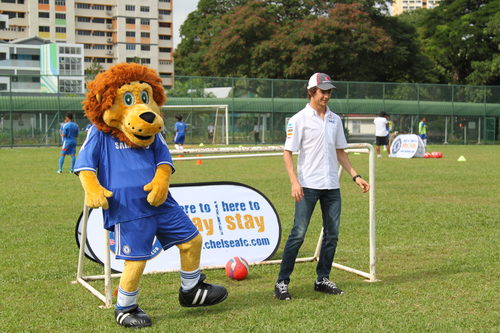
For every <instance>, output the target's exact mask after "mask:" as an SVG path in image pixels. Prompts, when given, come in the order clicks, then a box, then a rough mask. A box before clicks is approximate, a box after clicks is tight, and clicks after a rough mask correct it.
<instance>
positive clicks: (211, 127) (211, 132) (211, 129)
mask: <svg viewBox="0 0 500 333" xmlns="http://www.w3.org/2000/svg"><path fill="white" fill-rule="evenodd" d="M207 131H208V140H209V141H210V143H212V142H213V139H214V131H215V127H214V124H212V123H210V124H209V125H208V127H207Z"/></svg>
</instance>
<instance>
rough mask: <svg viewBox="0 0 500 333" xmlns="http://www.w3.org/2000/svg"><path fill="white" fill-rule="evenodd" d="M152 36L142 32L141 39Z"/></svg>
mask: <svg viewBox="0 0 500 333" xmlns="http://www.w3.org/2000/svg"><path fill="white" fill-rule="evenodd" d="M150 36H151V35H150V34H149V32H141V37H142V38H149V37H150Z"/></svg>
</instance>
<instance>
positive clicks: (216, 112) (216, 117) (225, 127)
mask: <svg viewBox="0 0 500 333" xmlns="http://www.w3.org/2000/svg"><path fill="white" fill-rule="evenodd" d="M161 109H162V111H163V113H164V114H165V117H166V118H167V119H170V118H173V116H175V115H176V114H182V115H183V117H184V119H183V120H184V122H186V123H187V124H188V133H187V134H186V135H187V137H188V138H190V139H191V140H194V141H197V142H199V143H203V142H207V143H209V144H226V145H228V144H229V106H228V105H227V104H220V105H208V104H207V105H164V106H162V107H161ZM209 126H213V133H212V135H210V134H209V131H208V127H209ZM169 130H172V129H170V128H167V132H168V131H169Z"/></svg>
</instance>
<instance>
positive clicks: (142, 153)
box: [74, 126, 178, 231]
mask: <svg viewBox="0 0 500 333" xmlns="http://www.w3.org/2000/svg"><path fill="white" fill-rule="evenodd" d="M160 164H168V165H170V166H172V170H173V167H174V166H173V163H172V158H171V156H170V151H169V150H168V147H167V144H166V143H165V140H164V139H163V137H162V136H161V135H160V134H156V137H155V140H154V142H153V144H151V145H150V146H149V147H146V148H132V147H130V146H128V145H127V144H125V143H124V142H122V141H120V140H118V139H116V138H115V137H113V136H111V135H110V134H107V133H104V132H101V131H99V130H98V129H97V128H96V127H95V126H92V127H91V128H90V129H89V131H88V132H87V138H86V139H85V142H84V143H83V145H82V147H81V149H80V152H79V155H78V158H77V161H76V165H75V169H74V170H75V173H77V174H78V172H80V171H83V170H88V171H93V172H97V178H98V179H99V183H100V184H101V185H102V186H103V187H104V188H106V189H108V190H110V191H111V192H113V197H111V198H108V203H109V209H108V210H103V212H104V227H105V228H106V229H108V230H111V231H113V230H114V225H115V224H117V223H123V222H128V221H133V220H136V219H139V218H143V217H147V216H153V215H160V214H166V213H168V212H169V211H170V208H171V207H174V206H178V204H177V202H176V201H175V200H174V198H172V196H171V195H170V192H169V193H168V196H167V200H166V201H165V202H164V203H163V204H162V205H160V206H158V207H154V206H151V205H150V204H149V203H148V201H147V199H146V197H147V195H148V192H146V191H144V185H146V184H148V183H149V182H151V180H153V177H154V175H155V172H156V167H157V166H158V165H160ZM104 166H106V167H104Z"/></svg>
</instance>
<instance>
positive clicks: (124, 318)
mask: <svg viewBox="0 0 500 333" xmlns="http://www.w3.org/2000/svg"><path fill="white" fill-rule="evenodd" d="M115 319H116V322H117V323H118V324H119V325H122V326H125V327H134V328H141V327H148V326H151V318H149V316H148V315H147V314H146V313H145V312H144V311H142V310H141V308H140V307H139V306H138V305H135V306H134V307H132V308H131V309H126V310H115Z"/></svg>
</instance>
